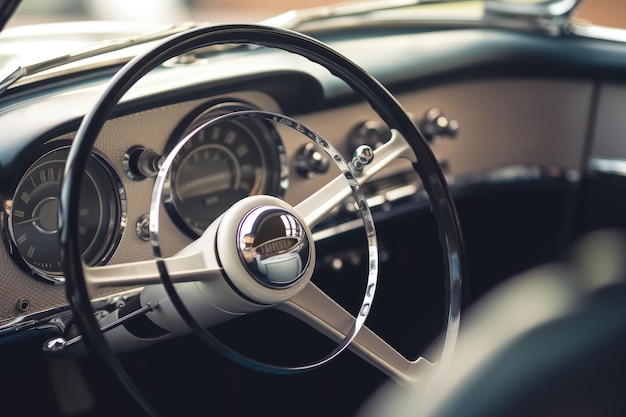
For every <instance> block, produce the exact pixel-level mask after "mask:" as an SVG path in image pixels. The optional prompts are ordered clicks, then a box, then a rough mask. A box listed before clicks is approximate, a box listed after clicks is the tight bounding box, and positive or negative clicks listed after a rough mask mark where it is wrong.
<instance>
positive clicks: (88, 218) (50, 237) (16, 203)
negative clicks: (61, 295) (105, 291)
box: [9, 147, 123, 282]
mask: <svg viewBox="0 0 626 417" xmlns="http://www.w3.org/2000/svg"><path fill="white" fill-rule="evenodd" d="M68 152H69V148H67V147H65V148H59V149H56V150H54V151H52V152H50V153H48V154H46V155H44V156H43V157H41V158H40V159H39V160H37V161H36V162H35V163H34V164H33V165H32V166H31V167H30V168H29V169H28V171H27V172H26V174H25V175H24V177H22V179H21V181H20V183H19V185H18V187H17V189H16V192H15V195H14V198H13V201H12V205H11V216H10V224H9V230H10V233H11V237H12V240H13V243H14V245H15V247H16V248H17V251H18V252H19V255H20V256H21V259H22V260H23V261H24V262H25V263H26V265H27V266H28V267H29V268H30V269H31V270H32V271H33V272H35V273H36V274H37V275H38V276H40V277H42V278H44V279H47V280H51V281H55V282H59V281H63V277H62V271H61V266H60V260H59V250H60V247H59V236H58V229H59V224H58V209H59V195H60V190H61V180H62V178H63V171H64V169H65V161H66V159H67V155H68ZM115 179H116V176H114V174H113V173H112V171H111V170H109V169H108V168H107V166H106V165H105V164H104V161H103V160H101V159H100V158H98V157H96V156H95V155H93V156H92V158H90V160H89V161H88V163H87V169H86V172H85V177H84V178H83V183H82V188H81V204H80V219H79V234H80V241H79V245H80V246H81V250H82V254H83V259H84V261H85V262H86V263H87V264H88V265H96V264H99V263H101V262H103V261H104V260H106V259H107V258H108V256H109V255H110V254H111V253H112V251H113V249H114V246H115V244H116V243H117V242H118V240H119V235H120V233H121V229H120V227H121V224H122V222H121V219H122V216H123V211H122V199H121V196H122V195H123V193H122V192H120V190H121V186H120V183H119V180H118V181H115Z"/></svg>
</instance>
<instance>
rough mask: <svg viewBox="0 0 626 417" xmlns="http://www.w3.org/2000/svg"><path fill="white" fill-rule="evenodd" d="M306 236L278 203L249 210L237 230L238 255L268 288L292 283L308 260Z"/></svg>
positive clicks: (294, 217) (302, 228) (253, 274)
mask: <svg viewBox="0 0 626 417" xmlns="http://www.w3.org/2000/svg"><path fill="white" fill-rule="evenodd" d="M309 245H310V243H309V238H308V235H307V233H306V229H305V228H304V227H303V225H302V224H301V223H300V220H299V219H298V218H297V217H296V216H294V215H293V214H291V213H289V212H288V211H287V210H285V209H284V208H282V207H278V206H274V205H267V206H258V207H255V208H253V209H252V210H250V211H249V212H248V213H247V214H246V215H245V216H244V217H243V219H242V220H241V223H240V224H239V228H238V230H237V249H238V253H239V257H240V259H241V261H242V262H243V264H244V266H245V267H246V269H247V270H248V272H249V273H250V275H251V276H252V277H253V278H254V279H255V280H257V281H258V282H259V283H261V284H263V285H265V286H268V287H270V288H283V287H286V286H290V285H293V284H294V283H295V282H296V281H298V280H299V279H300V278H301V277H302V276H303V275H304V272H305V271H306V269H307V268H308V266H309V263H310V262H311V257H310V254H311V253H310V250H309Z"/></svg>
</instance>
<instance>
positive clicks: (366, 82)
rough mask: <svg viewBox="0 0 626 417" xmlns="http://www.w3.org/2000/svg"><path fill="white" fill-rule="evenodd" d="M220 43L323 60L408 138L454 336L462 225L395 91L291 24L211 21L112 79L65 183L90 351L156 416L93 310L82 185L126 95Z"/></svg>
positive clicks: (78, 141)
mask: <svg viewBox="0 0 626 417" xmlns="http://www.w3.org/2000/svg"><path fill="white" fill-rule="evenodd" d="M219 44H258V45H263V46H266V47H272V48H277V49H282V50H285V51H288V52H292V53H295V54H297V55H300V56H303V57H305V58H307V59H309V60H310V61H312V62H315V63H317V64H319V65H321V66H323V67H324V68H326V69H327V70H329V71H330V72H331V73H332V74H333V75H335V76H336V77H338V78H340V79H341V80H343V81H344V82H345V83H346V84H348V85H349V86H350V87H351V88H352V89H353V90H354V91H355V92H356V93H358V94H360V95H361V96H362V97H363V98H364V99H366V100H367V101H368V102H369V104H370V106H371V107H372V108H373V109H374V111H375V112H376V113H377V114H378V115H379V116H380V117H381V119H382V120H383V121H384V122H385V123H387V125H388V126H389V127H391V128H393V129H396V130H397V131H399V132H400V133H401V134H402V135H403V136H404V137H405V138H406V140H407V141H408V143H409V144H410V146H411V148H412V149H413V152H414V153H415V155H416V157H417V163H415V164H414V168H415V170H416V171H417V172H418V174H419V175H420V177H421V178H422V182H423V185H424V188H425V190H426V192H427V193H428V195H429V197H430V201H431V210H432V212H433V214H434V216H435V218H436V220H437V224H438V229H439V235H440V241H441V244H442V248H443V253H444V257H445V262H444V265H445V271H446V276H447V278H448V279H447V285H446V292H447V294H446V295H447V298H448V302H447V303H446V306H449V308H448V310H447V311H446V312H445V313H446V317H447V326H446V329H447V334H446V336H445V337H451V338H454V339H456V333H457V332H458V325H459V322H458V320H459V311H458V308H459V306H460V285H461V276H462V273H463V271H462V269H463V265H464V263H463V244H462V238H461V230H460V225H459V221H458V217H457V214H456V209H455V207H454V203H453V200H452V198H451V196H450V193H449V190H448V187H447V184H446V180H445V177H444V175H443V172H442V171H441V168H440V166H439V164H438V162H437V160H436V158H435V156H434V154H433V153H432V151H431V149H430V147H429V145H428V143H427V142H426V141H425V140H424V138H423V136H422V135H421V133H420V132H419V130H418V129H417V127H416V126H415V123H414V122H413V121H412V120H411V119H410V117H409V116H408V115H407V113H406V112H405V111H404V109H403V108H402V106H401V105H400V104H399V102H398V101H397V100H396V99H395V98H394V97H393V95H392V94H391V93H390V92H389V91H387V90H386V89H385V88H384V87H383V86H382V85H381V84H380V83H379V82H378V81H377V80H375V79H374V78H373V77H372V76H370V75H369V74H368V73H367V72H365V71H364V70H363V69H361V68H360V67H359V66H357V65H356V64H354V63H353V62H351V61H350V60H348V59H347V58H345V57H343V56H342V55H340V54H338V53H337V52H335V51H334V50H333V49H331V48H329V47H328V46H326V45H325V44H323V43H321V42H319V41H317V40H314V39H312V38H310V37H308V36H305V35H302V34H300V33H297V32H293V31H290V30H286V29H280V28H275V27H268V26H262V25H254V24H230V25H215V26H205V27H200V28H195V29H191V30H189V31H187V32H184V33H181V34H177V35H174V36H172V37H170V38H168V39H166V40H165V41H163V42H162V43H160V44H159V45H157V46H156V47H154V48H153V49H151V50H149V51H147V52H146V53H144V54H143V55H140V56H138V57H136V58H135V59H133V60H131V61H130V62H129V63H128V64H126V65H125V66H124V67H123V68H122V69H121V70H120V71H119V72H118V73H117V74H116V75H115V76H114V77H113V78H112V79H111V81H110V82H109V84H108V86H107V88H106V89H105V91H104V92H103V94H102V95H101V96H100V97H99V99H98V101H97V102H96V104H95V105H94V107H93V108H92V109H91V111H90V112H89V113H88V114H87V115H86V116H85V118H84V119H83V121H82V123H81V125H80V127H79V129H78V131H77V134H76V137H75V139H74V142H73V145H72V147H71V150H70V153H69V156H68V161H67V165H66V169H65V176H64V180H63V184H62V187H61V195H60V207H59V229H60V236H59V237H60V243H61V266H62V268H63V270H64V272H65V278H66V295H67V298H68V302H69V304H70V306H71V308H72V310H73V311H74V316H75V321H76V324H77V326H78V328H79V330H80V332H81V333H82V334H83V336H84V337H85V340H86V343H87V345H88V347H89V348H90V350H91V351H92V352H94V353H96V354H97V355H98V356H99V357H100V358H102V359H103V360H104V361H105V362H106V363H107V364H108V365H109V366H110V367H111V368H112V369H113V371H114V372H115V374H116V375H117V376H118V378H119V379H120V381H121V382H122V383H123V385H124V386H125V387H126V389H127V390H128V391H129V392H130V393H131V394H132V395H133V396H135V397H136V398H137V400H138V402H139V403H140V404H141V405H142V407H143V408H144V409H145V410H146V411H148V412H149V413H151V414H153V415H156V414H157V413H156V412H155V410H153V409H152V407H151V406H150V405H149V404H148V402H147V401H146V400H145V399H144V397H143V395H142V394H141V393H140V392H139V390H138V389H137V388H136V387H135V385H134V383H133V382H132V381H131V380H130V378H129V376H128V375H127V373H126V371H125V370H124V369H123V367H122V366H121V364H120V362H119V360H118V359H117V357H116V355H115V354H114V353H113V352H112V350H111V349H110V347H109V345H108V343H107V342H106V339H105V338H104V335H103V334H102V332H101V331H100V328H99V326H98V323H97V321H96V319H95V318H94V316H93V312H92V310H91V305H90V299H89V295H88V290H87V286H86V283H85V279H84V275H83V269H82V268H83V264H82V261H81V256H80V250H79V245H78V241H79V234H78V218H79V216H78V213H79V204H78V203H79V199H78V198H77V195H78V194H77V192H76V190H80V184H81V181H82V177H83V172H84V170H85V163H86V161H87V159H88V158H87V156H88V155H89V153H90V152H91V149H92V147H93V144H94V143H95V140H96V137H97V136H98V134H99V132H100V130H101V129H102V127H103V126H104V123H105V122H106V120H108V118H109V117H110V114H111V112H112V110H113V108H114V106H115V105H116V104H117V103H118V101H119V100H120V99H121V98H122V96H123V95H124V94H125V93H126V92H127V91H128V90H129V89H130V88H131V87H132V86H133V85H134V84H135V83H136V82H137V81H138V80H139V79H141V78H142V77H143V76H144V75H146V74H147V73H148V72H149V71H150V70H152V69H154V68H156V67H157V66H158V65H161V64H162V63H163V62H165V61H167V60H169V59H171V58H174V57H176V56H179V55H181V54H184V53H187V52H190V51H192V50H195V49H197V48H199V47H207V46H213V45H219ZM453 298H454V300H452V299H453ZM453 301H454V302H453ZM450 306H451V307H450ZM452 345H453V343H452ZM446 346H448V349H451V348H452V346H450V345H449V344H445V345H444V351H443V352H442V354H441V358H442V359H443V358H444V357H446V356H449V355H450V354H451V351H450V352H446V351H445V350H446Z"/></svg>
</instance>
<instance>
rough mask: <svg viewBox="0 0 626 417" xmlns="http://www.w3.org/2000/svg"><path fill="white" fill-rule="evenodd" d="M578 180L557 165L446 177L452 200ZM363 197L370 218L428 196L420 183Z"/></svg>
mask: <svg viewBox="0 0 626 417" xmlns="http://www.w3.org/2000/svg"><path fill="white" fill-rule="evenodd" d="M620 162H621V164H622V165H621V167H622V171H621V172H622V173H623V175H626V160H624V161H620ZM580 178H581V172H580V171H579V170H575V169H563V168H560V167H556V166H537V165H512V166H506V167H500V168H495V169H490V170H486V171H480V172H477V173H470V174H465V175H459V176H457V177H448V184H449V186H450V191H451V192H452V195H453V197H454V193H455V190H459V189H461V188H463V187H467V186H471V185H475V184H490V185H497V184H507V183H511V182H518V181H540V180H546V179H552V180H563V181H568V182H578V181H580ZM387 180H389V178H383V181H387ZM373 189H374V190H376V187H375V186H374V187H373ZM379 192H380V190H379ZM365 194H366V197H367V203H368V205H369V206H370V209H371V210H372V214H373V215H376V213H379V212H386V211H390V210H391V209H392V208H393V207H395V206H397V205H401V204H406V203H408V202H409V201H410V202H413V203H416V202H417V203H420V202H423V203H424V204H426V203H427V201H428V195H427V194H426V192H425V191H424V190H423V188H422V186H421V184H419V183H408V184H405V185H400V186H398V187H394V188H389V189H387V190H385V191H384V198H381V197H382V196H381V195H379V194H377V195H368V193H367V192H366V193H365ZM409 198H410V200H409ZM353 206H354V202H346V203H344V204H343V205H342V206H341V208H342V209H343V211H341V210H339V211H340V212H342V213H343V215H344V216H345V213H347V212H348V213H349V212H354V211H355V210H354V209H353ZM359 227H363V223H362V222H361V220H360V219H358V218H355V219H348V220H346V221H343V222H340V223H337V224H335V225H332V226H329V227H325V228H321V229H319V230H315V231H314V232H313V240H314V241H316V242H318V241H321V240H324V239H329V238H331V237H334V236H337V235H340V234H344V233H347V232H350V231H352V230H356V229H358V228H359Z"/></svg>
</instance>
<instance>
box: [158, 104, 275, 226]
mask: <svg viewBox="0 0 626 417" xmlns="http://www.w3.org/2000/svg"><path fill="white" fill-rule="evenodd" d="M249 109H250V108H249V107H246V106H243V105H241V104H232V103H230V104H224V105H220V106H219V107H217V108H211V109H209V111H207V112H205V113H203V114H202V115H200V116H199V117H198V118H196V119H195V120H194V121H193V122H192V123H191V125H190V127H189V128H188V129H187V131H194V133H193V137H191V138H190V139H189V140H188V141H187V143H186V144H185V145H184V146H183V147H182V148H181V149H180V151H179V152H178V154H177V155H176V157H175V158H174V160H173V162H172V167H171V172H170V176H169V181H168V183H167V184H166V187H165V192H164V198H165V205H166V207H167V209H168V210H167V211H168V213H170V215H171V216H172V217H173V219H174V220H175V221H176V223H177V224H179V225H180V226H181V227H182V229H183V230H185V232H186V233H187V234H189V235H190V236H191V237H197V236H199V235H201V234H202V233H203V232H204V230H205V229H206V228H207V227H208V226H209V225H210V224H211V222H213V220H215V219H216V218H217V217H218V216H219V215H221V214H222V213H223V212H224V211H226V209H228V208H229V207H230V206H231V205H232V204H233V203H235V202H237V201H239V200H241V199H242V198H244V197H247V196H249V195H254V194H271V195H274V196H277V197H282V195H283V193H284V191H285V184H286V179H285V178H286V176H285V172H286V171H287V167H286V159H285V155H284V149H283V145H282V142H281V141H280V138H279V136H278V133H277V132H276V130H275V129H274V128H273V126H272V125H270V124H268V123H266V122H264V121H261V120H257V119H229V120H224V121H221V122H219V123H215V124H210V125H208V126H205V127H202V128H199V127H200V126H202V125H203V124H204V123H206V122H207V121H209V120H211V119H212V118H214V117H217V116H219V115H222V114H225V113H227V112H232V111H238V110H249ZM198 128H199V129H198ZM194 129H195V130H194ZM182 137H183V138H184V137H185V134H183V135H182Z"/></svg>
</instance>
